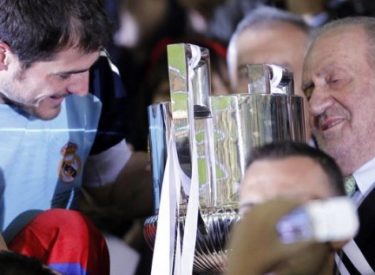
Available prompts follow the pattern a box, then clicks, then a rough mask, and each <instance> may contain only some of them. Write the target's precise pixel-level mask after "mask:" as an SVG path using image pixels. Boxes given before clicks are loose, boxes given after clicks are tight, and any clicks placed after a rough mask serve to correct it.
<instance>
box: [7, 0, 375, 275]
mask: <svg viewBox="0 0 375 275" xmlns="http://www.w3.org/2000/svg"><path fill="white" fill-rule="evenodd" d="M373 15H375V7H374V4H373V2H372V1H364V0H361V1H349V0H347V1H333V0H326V1H324V0H321V1H308V0H305V1H301V0H299V1H293V0H288V1H281V0H279V1H276V0H275V1H266V0H252V1H250V0H248V1H241V0H232V1H230V0H215V1H205V0H203V1H199V0H195V1H193V0H191V1H189V0H152V1H147V0H142V1H140V0H136V1H132V0H127V1H120V0H117V1H115V0H112V1H110V0H106V1H105V0H65V1H57V0H49V1H41V0H34V1H22V0H0V121H1V124H0V190H1V193H0V195H1V197H0V227H1V233H2V234H1V235H2V237H3V238H0V249H1V250H2V251H3V252H1V253H0V271H1V273H2V274H7V273H6V271H8V270H9V271H10V272H11V271H12V270H13V269H14V270H18V269H17V268H20V269H19V271H16V272H24V271H23V270H22V271H21V269H22V268H25V269H28V268H29V269H30V273H25V274H33V273H32V272H31V271H32V270H33V271H34V273H35V272H37V274H98V275H104V274H110V260H111V259H110V257H109V254H110V253H109V249H108V244H109V242H107V241H106V240H108V238H107V236H108V235H112V236H117V237H118V238H119V242H121V243H122V242H123V240H122V239H123V238H125V239H126V240H127V244H128V245H130V246H133V248H135V249H136V250H138V252H139V253H140V255H141V256H142V257H141V261H144V262H142V263H141V264H139V266H138V270H137V271H134V274H137V275H143V274H149V273H150V267H151V265H150V261H151V258H150V257H151V250H150V248H149V247H147V246H146V243H145V242H144V241H143V237H142V235H141V234H142V221H143V219H144V218H146V217H148V216H149V215H152V214H153V213H154V212H153V211H154V209H153V197H152V193H153V189H152V176H151V171H150V161H149V153H148V151H147V147H148V144H147V142H148V141H147V138H148V137H147V136H148V122H147V115H146V112H147V111H146V108H147V106H148V105H150V104H152V103H154V102H159V101H165V100H169V93H168V91H169V88H168V68H167V60H166V45H168V44H170V43H180V42H185V43H193V44H197V45H200V46H203V47H206V48H208V49H209V50H210V53H211V58H212V62H211V66H212V94H214V95H219V94H230V93H246V92H247V90H246V78H244V75H243V73H242V71H243V67H244V66H245V65H246V64H250V63H273V64H277V65H281V66H284V67H286V68H287V69H288V70H290V71H291V72H293V75H294V83H295V94H297V95H299V96H301V97H303V98H304V99H305V118H306V121H305V123H306V129H307V130H306V144H300V143H293V142H280V143H273V144H268V145H265V146H262V147H260V148H258V149H259V150H257V151H254V153H253V155H252V156H251V158H250V159H249V163H248V166H247V170H246V173H245V175H244V179H243V181H242V184H241V189H240V193H239V194H240V200H239V206H240V212H241V215H243V216H242V217H243V218H242V222H240V223H239V224H238V226H235V228H234V230H233V235H232V237H233V238H231V239H230V242H229V244H228V245H229V247H230V251H231V253H230V254H229V258H228V274H236V275H240V274H249V273H250V274H265V273H268V272H276V273H277V272H291V273H293V272H294V274H375V260H374V259H375V257H374V256H373V254H374V253H375V251H374V249H373V247H374V242H375V236H374V233H373V232H375V231H374V230H373V227H374V225H373V222H372V218H373V216H374V215H375V202H373V201H372V199H373V198H372V197H374V196H375V191H373V189H374V186H375V172H373V171H375V170H373V169H375V167H374V165H375V136H374V135H375V122H374V121H375V120H374V117H375V111H374V109H373V106H375V80H374V78H373V77H372V75H373V74H374V73H375V49H374V45H375V32H374V30H375V17H373ZM244 80H245V81H244ZM244 84H245V85H244ZM372 100H374V104H373V103H372ZM372 113H374V117H373V116H372ZM349 179H350V180H351V183H353V179H354V181H355V184H354V185H353V186H352V189H353V190H351V191H350V193H349V190H348V189H346V190H345V189H344V187H345V184H346V182H349ZM352 191H353V192H352ZM345 192H347V193H346V194H345ZM340 196H348V197H350V198H351V199H352V200H353V202H354V203H355V204H356V206H357V211H358V217H359V222H360V228H359V231H358V233H357V234H356V235H355V237H354V238H353V239H348V240H343V242H340V243H334V242H332V243H326V242H324V243H322V242H319V241H309V242H297V243H294V244H293V245H290V244H284V243H281V242H280V240H279V239H278V236H276V235H275V232H274V230H273V229H274V227H275V224H276V223H277V221H278V220H279V219H280V217H281V216H282V215H285V214H286V213H288V212H290V211H291V210H292V209H294V208H296V207H297V206H299V205H300V204H302V203H306V202H308V201H311V200H325V199H328V198H332V197H340ZM373 210H374V211H373ZM270 213H272V215H270ZM124 243H125V242H124ZM302 251H303V252H304V253H301V252H302ZM124 262H126V259H124ZM21 263H22V264H21ZM125 265H126V263H125ZM21 267H22V268H21ZM9 274H12V273H9ZM17 274H23V273H17ZM283 274H284V273H283Z"/></svg>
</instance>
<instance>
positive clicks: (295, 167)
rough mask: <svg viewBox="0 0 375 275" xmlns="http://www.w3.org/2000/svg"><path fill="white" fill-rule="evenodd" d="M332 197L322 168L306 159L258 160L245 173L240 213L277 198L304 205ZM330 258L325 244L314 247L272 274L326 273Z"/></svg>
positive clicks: (329, 249)
mask: <svg viewBox="0 0 375 275" xmlns="http://www.w3.org/2000/svg"><path fill="white" fill-rule="evenodd" d="M270 171H272V172H270ZM333 195H334V192H333V191H332V190H331V188H330V183H329V179H328V177H327V176H326V174H325V172H324V171H323V169H322V168H321V167H320V166H319V165H318V164H317V163H315V162H314V161H312V160H311V159H309V158H307V157H300V156H296V157H287V158H284V159H276V160H259V161H255V162H254V163H253V164H251V165H250V167H249V168H248V169H247V170H246V173H245V177H244V181H243V183H242V186H241V189H240V202H239V204H240V212H242V213H243V212H245V211H248V210H249V205H251V204H258V203H262V202H265V201H266V200H269V199H272V198H275V197H280V196H281V197H286V198H291V199H294V200H295V199H297V200H301V201H302V202H305V201H308V200H311V199H323V198H328V197H332V196H333ZM332 256H333V253H332V249H331V248H330V247H329V246H328V245H327V244H320V243H318V244H313V245H311V246H310V247H309V250H308V251H307V252H306V253H303V254H299V255H294V256H293V257H291V258H290V259H288V260H286V261H284V262H283V264H281V265H280V266H277V267H275V270H274V271H275V274H284V273H285V272H284V273H283V270H293V271H294V273H293V274H325V273H323V270H325V269H330V268H331V267H332V266H331V265H332V263H333V261H332Z"/></svg>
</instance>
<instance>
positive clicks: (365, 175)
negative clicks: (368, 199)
mask: <svg viewBox="0 0 375 275" xmlns="http://www.w3.org/2000/svg"><path fill="white" fill-rule="evenodd" d="M353 177H354V178H355V180H356V182H357V185H358V189H359V191H360V192H361V194H362V195H366V194H367V193H368V192H369V191H370V190H371V189H372V186H373V184H374V179H375V158H373V159H372V160H370V161H368V162H366V163H365V164H364V165H362V166H361V167H360V168H359V169H358V170H357V171H355V172H354V173H353Z"/></svg>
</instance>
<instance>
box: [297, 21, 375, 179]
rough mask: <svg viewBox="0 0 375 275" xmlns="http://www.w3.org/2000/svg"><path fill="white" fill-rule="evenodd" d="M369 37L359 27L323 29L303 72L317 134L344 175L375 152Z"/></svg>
mask: <svg viewBox="0 0 375 275" xmlns="http://www.w3.org/2000/svg"><path fill="white" fill-rule="evenodd" d="M367 39H368V38H367V36H366V34H365V32H364V30H363V29H362V28H361V27H358V26H350V27H339V28H336V29H335V30H333V31H332V30H331V31H329V32H328V33H325V34H323V35H322V36H321V37H320V38H318V40H317V41H316V42H315V43H314V44H313V45H312V47H311V49H310V50H309V53H308V55H307V57H306V60H305V66H304V72H303V87H304V92H305V93H306V95H307V97H308V98H309V105H310V114H311V127H312V129H313V133H314V134H315V136H316V138H317V141H318V144H319V147H320V148H322V149H323V150H324V151H325V152H327V153H328V154H329V155H331V156H332V157H333V158H334V159H335V160H336V162H337V163H338V165H339V166H340V168H341V169H342V171H343V173H344V174H345V175H349V174H351V173H352V172H354V171H355V170H356V169H358V168H359V167H360V166H361V165H363V164H364V163H365V162H366V161H368V160H370V159H371V158H373V157H374V156H375V119H374V117H375V108H374V106H375V79H374V77H371V76H372V75H373V74H374V68H373V67H372V66H373V65H371V64H370V62H371V59H370V58H369V57H370V55H369V52H368V49H367Z"/></svg>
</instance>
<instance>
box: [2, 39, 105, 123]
mask: <svg viewBox="0 0 375 275" xmlns="http://www.w3.org/2000/svg"><path fill="white" fill-rule="evenodd" d="M0 47H1V45H0ZM98 56H99V51H97V52H93V53H89V54H87V53H83V52H81V51H80V50H78V49H76V48H69V49H65V50H62V51H61V52H59V53H58V54H57V55H56V57H55V58H54V59H53V60H51V61H39V62H35V63H33V64H32V65H31V67H29V68H27V69H24V68H22V67H21V64H20V62H19V60H18V58H17V56H15V55H14V54H13V53H12V52H11V51H10V50H9V48H4V47H3V48H2V51H0V60H1V61H2V63H1V66H0V103H11V104H14V105H17V106H19V107H20V108H22V109H23V110H24V111H26V112H27V113H29V114H32V115H34V116H36V117H38V118H41V119H52V118H54V117H56V116H57V115H58V114H59V112H60V108H61V103H62V102H63V101H64V99H65V97H66V96H68V95H71V94H77V95H80V96H84V95H87V93H88V85H89V69H90V67H91V66H92V65H93V64H94V62H95V61H96V60H97V58H98Z"/></svg>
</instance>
